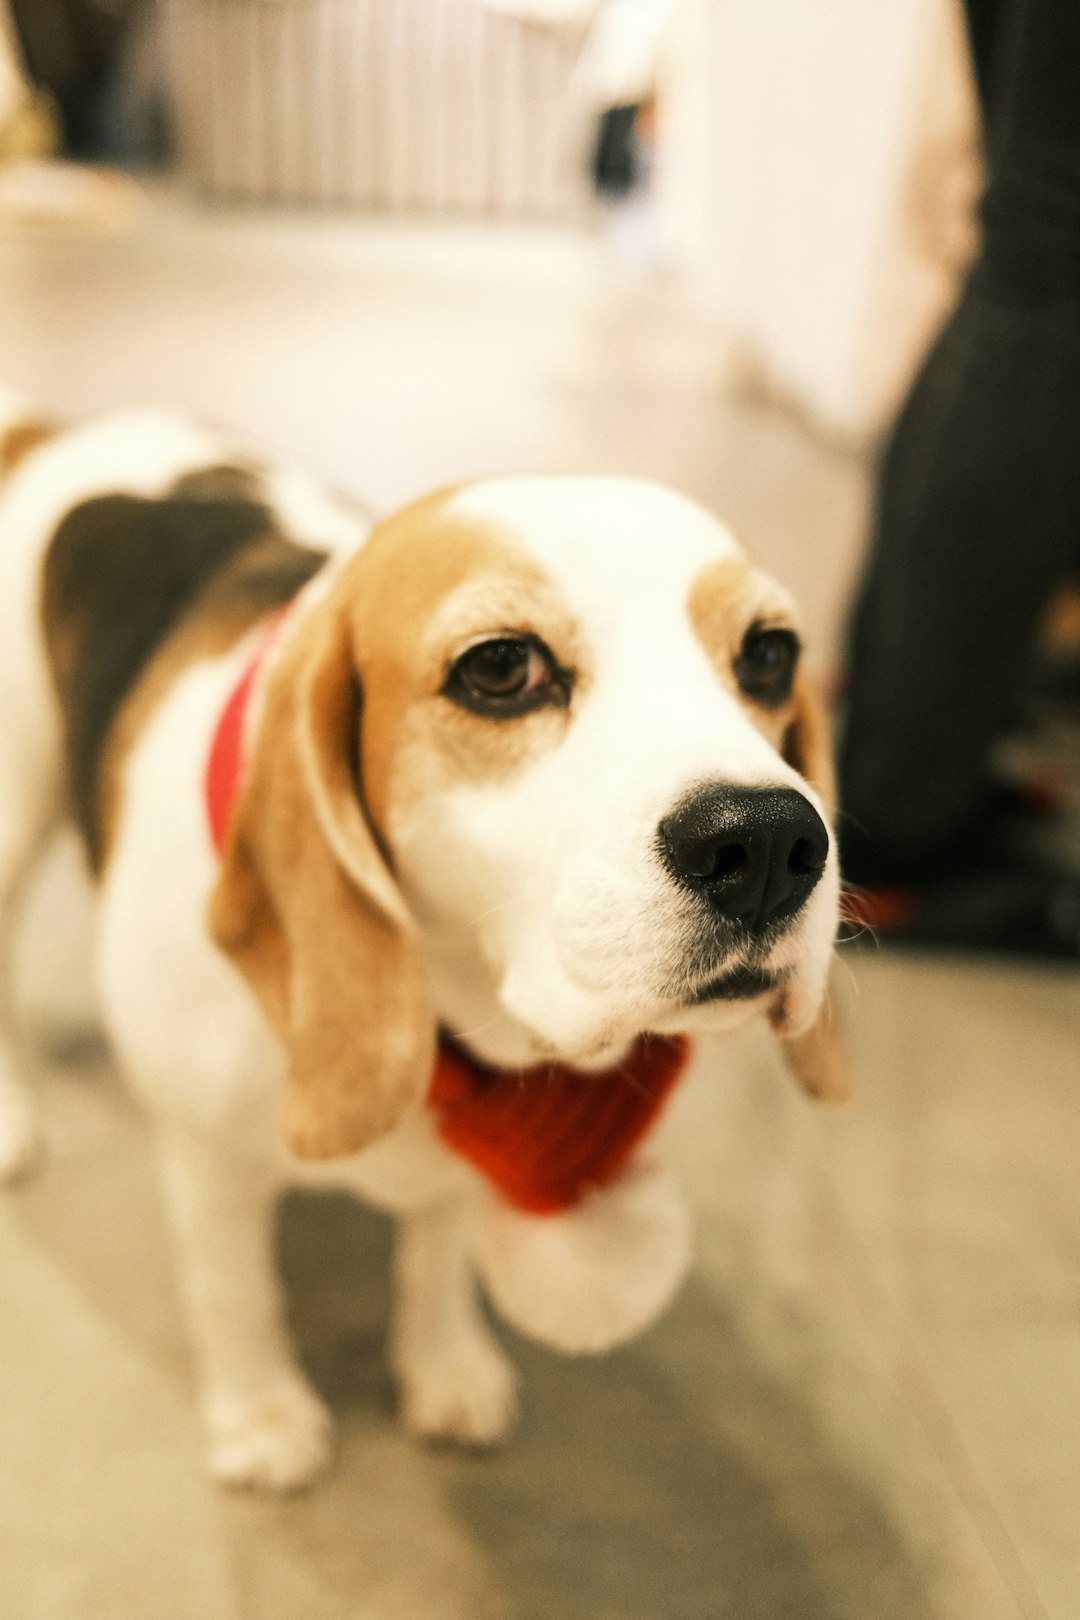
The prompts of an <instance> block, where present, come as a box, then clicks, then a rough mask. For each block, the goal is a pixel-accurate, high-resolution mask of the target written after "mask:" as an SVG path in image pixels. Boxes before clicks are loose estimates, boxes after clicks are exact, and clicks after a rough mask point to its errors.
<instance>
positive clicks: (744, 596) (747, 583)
mask: <svg viewBox="0 0 1080 1620" xmlns="http://www.w3.org/2000/svg"><path fill="white" fill-rule="evenodd" d="M686 609H687V612H688V614H689V615H690V624H691V627H692V629H693V632H694V634H695V636H697V638H698V640H699V641H700V642H701V645H702V646H703V647H704V649H705V651H706V652H707V653H708V655H709V662H710V663H711V664H712V666H713V668H714V669H715V670H716V673H717V674H718V675H719V676H720V678H721V679H722V680H723V681H724V682H725V683H726V684H728V685H733V684H734V675H733V673H732V666H733V664H734V662H735V658H736V656H737V654H738V651H739V646H740V644H741V642H742V638H743V636H744V635H745V633H746V629H747V626H748V624H749V620H750V614H751V612H752V609H753V596H752V589H751V572H750V565H749V564H748V563H747V562H746V560H745V559H744V558H743V557H720V558H718V559H717V561H716V562H711V563H709V564H708V565H707V566H706V567H705V568H703V569H702V570H701V572H700V573H699V574H698V576H697V578H696V579H695V580H694V583H693V584H692V585H691V587H690V595H689V597H688V598H687V603H686Z"/></svg>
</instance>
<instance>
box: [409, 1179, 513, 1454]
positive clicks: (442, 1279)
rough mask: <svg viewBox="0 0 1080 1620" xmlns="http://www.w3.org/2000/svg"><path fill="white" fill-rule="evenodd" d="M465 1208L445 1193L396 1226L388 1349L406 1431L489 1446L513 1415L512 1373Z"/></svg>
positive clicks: (509, 1425)
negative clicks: (482, 1289) (484, 1299)
mask: <svg viewBox="0 0 1080 1620" xmlns="http://www.w3.org/2000/svg"><path fill="white" fill-rule="evenodd" d="M470 1214H471V1211H470V1207H469V1204H468V1202H467V1200H466V1199H465V1198H462V1197H457V1198H447V1199H445V1200H443V1201H441V1202H439V1203H436V1204H433V1205H431V1206H430V1207H428V1208H426V1209H422V1210H420V1211H419V1212H417V1213H415V1214H412V1215H409V1216H407V1217H406V1218H405V1219H404V1221H403V1223H402V1225H401V1227H400V1229H399V1232H398V1242H397V1252H396V1256H395V1267H394V1271H395V1297H394V1323H393V1343H392V1355H393V1364H394V1373H395V1375H396V1377H397V1381H398V1387H399V1390H400V1393H401V1406H402V1414H403V1416H404V1419H405V1423H406V1426H407V1427H408V1428H409V1429H411V1430H412V1432H413V1433H414V1434H418V1435H421V1436H423V1437H424V1438H425V1439H428V1440H454V1441H458V1442H459V1443H461V1444H465V1445H476V1446H490V1445H496V1444H497V1443H498V1442H499V1441H501V1440H504V1439H505V1438H506V1437H507V1435H508V1434H509V1433H510V1432H511V1430H512V1429H513V1427H514V1424H515V1422H516V1421H517V1413H518V1394H517V1374H516V1373H515V1371H514V1368H513V1366H512V1365H511V1363H510V1362H509V1360H508V1359H507V1357H506V1356H505V1354H504V1353H503V1351H502V1350H501V1349H500V1347H499V1345H498V1344H497V1343H496V1340H495V1338H494V1335H493V1334H492V1332H491V1329H490V1328H489V1327H488V1324H487V1322H486V1321H485V1319H484V1315H483V1311H482V1308H481V1305H480V1301H479V1298H478V1297H477V1286H476V1279H475V1276H474V1274H473V1269H472V1263H471V1261H470V1258H469V1243H468V1233H469V1218H470Z"/></svg>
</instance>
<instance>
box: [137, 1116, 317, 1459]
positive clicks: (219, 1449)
mask: <svg viewBox="0 0 1080 1620" xmlns="http://www.w3.org/2000/svg"><path fill="white" fill-rule="evenodd" d="M161 1159H162V1166H163V1170H164V1181H165V1190H166V1197H167V1201H168V1206H169V1211H170V1215H171V1218H172V1225H173V1230H174V1233H175V1237H176V1246H177V1251H178V1260H179V1268H180V1283H181V1289H182V1292H183V1296H184V1303H185V1305H186V1307H187V1313H188V1318H189V1323H190V1330H191V1336H192V1340H193V1344H194V1350H195V1357H196V1364H197V1373H198V1379H199V1386H200V1391H201V1397H202V1410H203V1416H204V1420H205V1423H206V1428H207V1437H208V1444H209V1452H208V1461H209V1466H210V1471H211V1473H212V1474H213V1475H214V1476H215V1477H216V1478H217V1479H219V1480H221V1481H222V1482H224V1483H225V1484H228V1485H240V1486H257V1487H262V1488H264V1489H267V1490H295V1489H297V1488H299V1487H301V1486H304V1485H308V1484H310V1483H311V1481H312V1480H313V1479H315V1478H317V1476H318V1475H319V1474H321V1473H322V1472H323V1471H324V1469H325V1468H326V1467H327V1465H328V1463H329V1461H330V1455H331V1441H332V1425H331V1420H330V1415H329V1413H328V1412H327V1410H326V1408H325V1406H324V1405H323V1403H322V1402H321V1401H320V1400H319V1398H318V1396H317V1395H316V1394H315V1392H314V1391H313V1390H312V1389H311V1387H310V1385H309V1384H308V1382H307V1379H306V1378H305V1377H304V1375H303V1373H302V1372H301V1370H300V1368H299V1366H298V1365H297V1363H296V1359H295V1356H294V1353H293V1349H292V1345H291V1343H290V1340H289V1334H288V1329H287V1327H286V1325H285V1320H284V1310H283V1301H282V1297H281V1289H280V1285H279V1283H278V1278H277V1270H276V1265H275V1259H274V1232H273V1226H274V1213H275V1202H276V1193H277V1186H276V1183H275V1181H274V1177H273V1175H272V1172H271V1171H270V1169H269V1167H268V1166H266V1165H265V1164H263V1163H260V1162H259V1161H257V1160H253V1159H249V1158H244V1157H241V1156H239V1155H238V1154H233V1153H229V1152H228V1151H227V1150H224V1149H223V1148H222V1147H221V1146H219V1145H217V1144H214V1143H211V1142H209V1141H208V1140H207V1139H206V1138H205V1137H204V1136H202V1135H201V1134H197V1133H194V1132H181V1131H177V1130H175V1129H168V1130H166V1131H164V1132H163V1133H162V1138H161Z"/></svg>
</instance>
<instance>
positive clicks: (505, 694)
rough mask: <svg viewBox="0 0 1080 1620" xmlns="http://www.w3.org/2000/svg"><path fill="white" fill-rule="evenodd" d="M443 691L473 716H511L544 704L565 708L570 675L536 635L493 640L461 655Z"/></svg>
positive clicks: (504, 637)
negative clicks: (561, 667)
mask: <svg viewBox="0 0 1080 1620" xmlns="http://www.w3.org/2000/svg"><path fill="white" fill-rule="evenodd" d="M443 691H444V692H445V694H446V696H447V697H449V698H452V699H453V701H454V702H455V703H459V704H460V705H461V706H462V707H463V708H466V709H472V710H473V712H474V713H476V714H487V715H494V716H501V717H506V718H511V717H514V716H516V715H520V714H528V713H530V712H531V711H532V710H533V709H539V708H542V707H544V706H545V705H546V704H558V705H559V706H560V707H562V706H564V705H565V704H566V702H567V700H568V698H569V677H568V676H567V674H566V671H565V670H561V669H560V668H559V666H558V665H557V664H556V662H555V659H554V658H553V656H552V654H551V653H550V652H549V651H548V649H547V648H546V647H545V646H544V644H543V642H542V641H537V640H536V638H535V637H533V636H495V637H493V638H492V639H491V640H490V641H481V642H478V643H477V645H476V646H475V647H470V648H469V649H468V651H467V652H463V653H462V655H461V657H460V658H459V659H458V660H457V662H456V663H455V664H454V665H453V667H452V669H451V671H450V674H449V676H448V677H447V681H446V685H445V686H444V687H443Z"/></svg>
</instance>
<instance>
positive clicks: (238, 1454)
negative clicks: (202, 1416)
mask: <svg viewBox="0 0 1080 1620" xmlns="http://www.w3.org/2000/svg"><path fill="white" fill-rule="evenodd" d="M207 1428H208V1432H209V1465H210V1472H211V1474H212V1475H213V1476H214V1478H215V1479H216V1480H218V1481H219V1482H220V1483H221V1484H222V1485H229V1486H232V1487H233V1488H235V1489H238V1490H261V1491H298V1490H303V1489H304V1487H305V1486H307V1485H311V1484H312V1483H313V1482H314V1481H315V1480H317V1479H318V1478H319V1477H320V1475H322V1474H324V1473H325V1472H326V1470H327V1468H328V1467H329V1466H330V1460H331V1457H332V1455H333V1439H334V1426H333V1421H332V1419H331V1417H330V1414H329V1412H328V1411H327V1410H326V1407H325V1406H324V1405H323V1403H322V1401H320V1400H319V1398H318V1396H317V1395H315V1394H314V1393H313V1392H312V1390H310V1389H309V1388H308V1386H307V1385H306V1384H305V1383H302V1382H301V1381H300V1380H299V1379H297V1380H295V1381H290V1382H288V1383H281V1384H276V1385H274V1386H273V1387H272V1388H271V1389H268V1390H265V1391H261V1392H259V1393H253V1394H252V1395H251V1396H250V1397H245V1398H244V1399H243V1400H235V1399H230V1400H218V1401H215V1402H212V1403H211V1405H210V1408H209V1411H208V1416H207Z"/></svg>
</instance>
